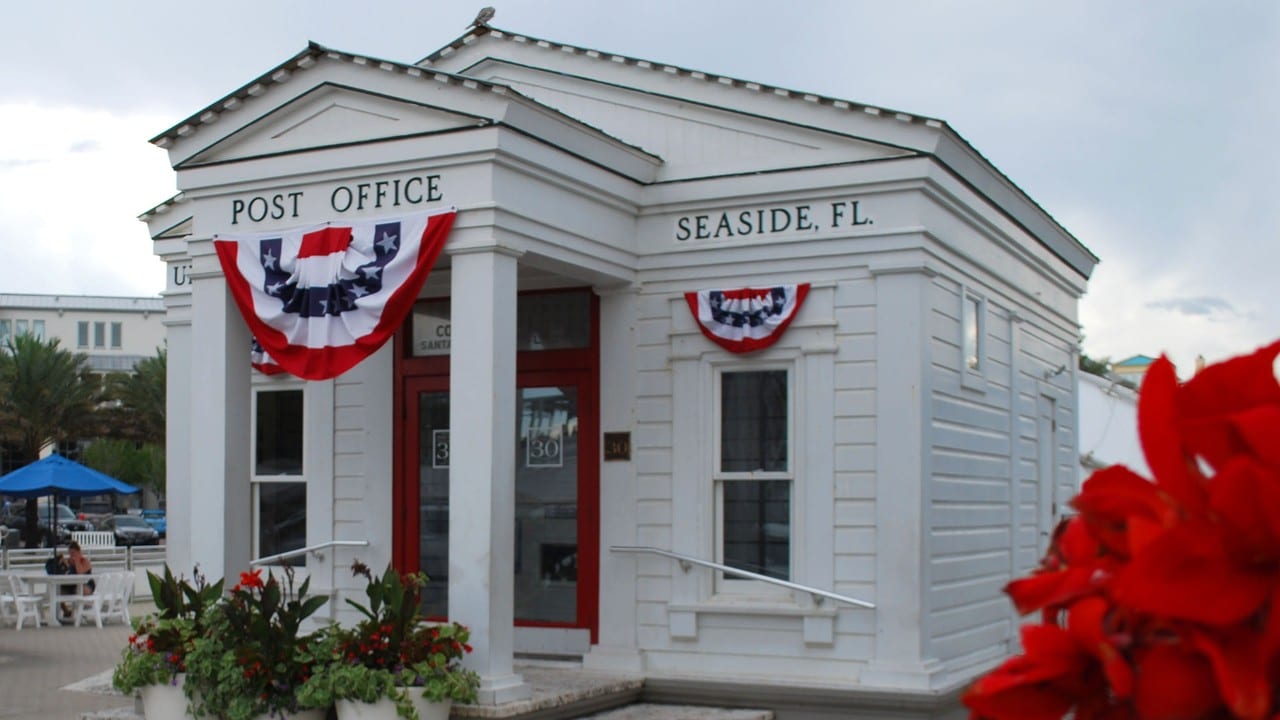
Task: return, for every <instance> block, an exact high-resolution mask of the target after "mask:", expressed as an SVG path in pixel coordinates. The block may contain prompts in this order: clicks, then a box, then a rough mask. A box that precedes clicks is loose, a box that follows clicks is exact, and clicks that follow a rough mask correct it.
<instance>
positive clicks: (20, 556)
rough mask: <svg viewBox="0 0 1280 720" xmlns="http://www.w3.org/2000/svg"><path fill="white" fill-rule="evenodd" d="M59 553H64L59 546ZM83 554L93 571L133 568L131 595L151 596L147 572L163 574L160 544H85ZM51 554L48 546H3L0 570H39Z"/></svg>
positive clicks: (64, 550)
mask: <svg viewBox="0 0 1280 720" xmlns="http://www.w3.org/2000/svg"><path fill="white" fill-rule="evenodd" d="M60 552H64V553H65V552H66V549H65V548H62V549H61V550H60ZM84 554H85V556H86V557H88V558H89V562H91V563H93V571H94V572H95V573H105V572H111V571H113V570H133V571H135V576H134V585H133V596H134V597H136V598H138V597H144V598H149V597H151V584H150V583H148V582H147V572H148V571H150V572H153V573H155V574H157V575H162V574H163V573H164V558H165V548H164V546H163V545H149V546H143V547H107V548H104V547H86V548H84ZM51 557H53V550H52V549H50V548H28V549H4V550H0V570H43V569H44V564H45V563H46V562H48V561H49V558H51Z"/></svg>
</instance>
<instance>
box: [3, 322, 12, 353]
mask: <svg viewBox="0 0 1280 720" xmlns="http://www.w3.org/2000/svg"><path fill="white" fill-rule="evenodd" d="M12 337H13V321H12V320H0V348H5V347H8V346H9V339H10V338H12Z"/></svg>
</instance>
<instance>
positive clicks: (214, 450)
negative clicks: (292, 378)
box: [187, 240, 253, 582]
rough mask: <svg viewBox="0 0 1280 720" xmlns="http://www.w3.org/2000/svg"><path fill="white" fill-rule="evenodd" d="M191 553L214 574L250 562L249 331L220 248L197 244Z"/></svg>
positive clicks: (192, 245)
mask: <svg viewBox="0 0 1280 720" xmlns="http://www.w3.org/2000/svg"><path fill="white" fill-rule="evenodd" d="M190 248H191V257H192V262H193V268H192V271H191V275H190V278H191V345H192V347H191V372H192V376H191V415H190V418H191V422H190V430H191V436H190V437H191V440H190V442H191V448H190V453H189V458H190V465H189V467H190V471H189V477H190V492H191V494H190V498H191V508H192V514H191V519H190V522H191V525H190V528H189V529H188V530H187V533H188V537H190V539H191V560H192V562H194V563H198V564H199V565H200V570H201V572H203V573H204V574H205V576H206V577H208V578H209V579H210V580H216V579H217V578H219V577H224V576H225V577H230V578H232V582H234V576H235V574H236V573H239V572H241V571H244V570H248V569H249V561H250V560H251V559H252V558H251V557H250V552H251V549H252V544H251V532H252V529H253V524H252V511H253V508H252V504H251V502H250V500H251V497H250V493H249V472H250V466H249V462H250V459H249V457H250V443H249V428H250V424H251V423H250V418H249V400H250V398H249V330H248V328H247V327H246V326H245V324H244V320H243V319H241V317H240V313H239V311H238V310H237V309H236V307H235V303H234V301H233V300H232V299H231V293H230V291H229V290H228V288H227V283H226V281H225V279H224V278H223V275H222V268H221V267H220V266H219V265H218V258H217V256H216V255H215V254H214V252H213V242H212V241H211V240H199V241H192V242H191V243H190Z"/></svg>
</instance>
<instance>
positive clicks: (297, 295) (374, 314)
mask: <svg viewBox="0 0 1280 720" xmlns="http://www.w3.org/2000/svg"><path fill="white" fill-rule="evenodd" d="M456 214H457V211H456V210H454V209H453V208H449V209H447V210H437V211H434V212H428V213H417V214H413V215H406V216H402V217H398V218H385V219H375V220H356V221H353V222H349V223H344V224H340V225H339V224H334V223H331V224H326V225H320V226H314V227H307V228H297V229H293V230H283V231H275V232H267V233H255V234H251V235H236V236H231V235H219V236H216V237H214V247H215V249H216V250H217V252H218V260H219V261H220V262H221V263H222V270H223V273H224V274H225V275H226V278H227V285H228V287H229V288H230V289H231V295H232V297H234V298H235V301H236V305H237V306H238V307H239V308H240V313H241V315H243V316H244V319H245V322H246V323H247V324H248V325H249V330H250V332H252V333H253V337H254V340H255V341H256V343H257V345H258V347H259V348H260V350H261V356H259V355H258V354H257V353H256V351H255V354H254V358H253V361H254V365H255V367H259V365H261V366H262V367H259V369H260V370H263V372H268V370H265V369H263V368H269V367H270V365H268V364H267V359H269V360H271V361H274V363H275V364H276V365H278V366H279V367H280V368H282V369H283V370H284V371H286V372H289V373H290V374H292V375H296V376H297V377H300V378H304V379H307V380H326V379H329V378H333V377H337V376H338V375H341V374H342V373H344V372H346V371H347V370H349V369H351V368H352V367H354V366H355V365H356V364H357V363H359V362H360V361H361V360H363V359H364V358H366V357H368V356H369V355H372V354H373V353H374V352H375V351H376V350H377V349H378V348H380V347H382V344H383V343H385V342H386V341H387V340H388V339H389V338H390V337H391V335H392V333H394V332H395V330H396V328H398V327H399V326H400V324H401V323H402V322H404V319H405V317H406V315H408V313H409V311H410V310H411V309H412V307H413V303H414V301H415V300H416V299H417V297H418V292H419V290H421V289H422V284H423V283H424V282H426V279H427V275H428V274H429V273H430V272H431V268H432V267H433V266H434V265H435V262H436V258H437V257H439V255H440V251H441V249H443V248H444V243H445V239H446V238H448V236H449V230H450V229H451V228H452V227H453V220H454V217H455V216H456ZM260 358H266V359H261V361H260Z"/></svg>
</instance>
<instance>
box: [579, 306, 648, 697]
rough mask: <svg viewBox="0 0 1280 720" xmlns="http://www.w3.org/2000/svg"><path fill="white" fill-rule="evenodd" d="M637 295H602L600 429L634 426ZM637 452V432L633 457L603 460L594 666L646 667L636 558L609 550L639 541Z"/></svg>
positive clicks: (586, 662)
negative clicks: (640, 634) (639, 642)
mask: <svg viewBox="0 0 1280 720" xmlns="http://www.w3.org/2000/svg"><path fill="white" fill-rule="evenodd" d="M636 295H637V291H636V289H635V288H634V287H628V288H624V289H622V290H616V291H605V292H601V293H600V430H601V432H631V433H634V430H635V397H636V351H635V326H636V317H637V314H638V302H639V301H638V299H637V297H636ZM594 441H596V442H599V438H596V439H595V440H594ZM636 451H637V448H636V438H635V437H634V434H633V436H632V447H631V453H632V456H631V459H630V460H629V461H626V462H623V461H608V462H601V464H600V588H599V593H600V595H599V597H600V601H599V608H600V616H599V619H598V622H599V628H600V631H599V635H598V639H599V642H598V644H596V645H592V646H591V651H590V652H589V653H587V655H586V656H585V657H584V658H583V667H585V668H588V669H591V670H611V671H623V672H636V673H638V672H641V671H642V670H643V669H644V668H643V663H642V662H641V657H640V651H639V650H638V649H637V644H636V625H637V622H638V619H637V617H636V565H637V562H638V558H637V557H636V556H634V555H622V554H615V553H611V552H609V547H610V546H612V545H635V544H636V457H635V453H636ZM601 457H602V458H603V454H602V455H601Z"/></svg>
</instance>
